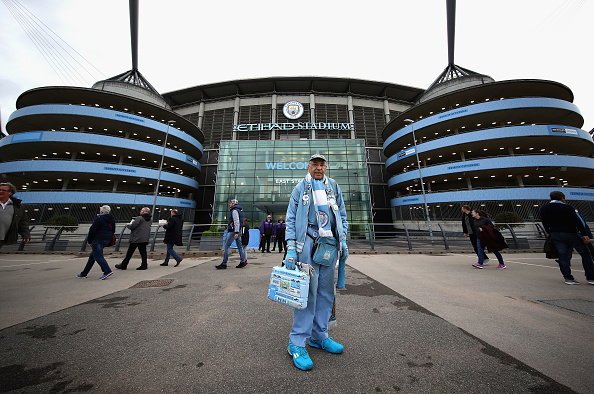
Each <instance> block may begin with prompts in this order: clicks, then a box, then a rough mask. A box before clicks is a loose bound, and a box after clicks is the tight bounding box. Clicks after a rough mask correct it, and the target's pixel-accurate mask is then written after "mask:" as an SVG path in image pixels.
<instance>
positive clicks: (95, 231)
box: [77, 205, 116, 280]
mask: <svg viewBox="0 0 594 394" xmlns="http://www.w3.org/2000/svg"><path fill="white" fill-rule="evenodd" d="M110 212H111V207H110V206H109V205H103V206H101V208H99V214H98V215H97V217H96V218H95V220H94V221H93V224H92V225H91V228H89V234H88V236H87V243H88V244H89V245H90V246H91V254H90V255H89V259H88V260H87V264H86V265H85V268H84V269H83V270H82V272H81V273H80V274H78V275H77V278H86V277H87V275H88V274H89V271H91V268H93V265H94V264H95V262H97V264H99V266H100V267H101V271H103V275H101V276H100V277H99V279H100V280H103V279H107V278H108V277H109V276H111V275H112V274H113V271H112V270H111V268H110V267H109V264H107V260H105V257H103V248H105V247H106V246H108V245H109V244H110V243H111V242H112V240H113V236H114V234H115V226H116V223H115V219H114V218H113V216H112V215H111V213H110Z"/></svg>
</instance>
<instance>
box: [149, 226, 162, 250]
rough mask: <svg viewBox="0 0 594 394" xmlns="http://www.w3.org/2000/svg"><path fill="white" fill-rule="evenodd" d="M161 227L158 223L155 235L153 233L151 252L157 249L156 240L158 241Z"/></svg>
mask: <svg viewBox="0 0 594 394" xmlns="http://www.w3.org/2000/svg"><path fill="white" fill-rule="evenodd" d="M160 228H161V226H159V225H157V228H156V229H155V235H153V242H151V248H150V250H149V252H154V251H155V242H157V234H158V233H159V229H160Z"/></svg>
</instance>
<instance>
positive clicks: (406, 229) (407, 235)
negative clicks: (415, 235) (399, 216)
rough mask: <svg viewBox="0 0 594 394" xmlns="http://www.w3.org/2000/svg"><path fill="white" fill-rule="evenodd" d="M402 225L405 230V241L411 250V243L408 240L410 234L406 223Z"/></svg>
mask: <svg viewBox="0 0 594 394" xmlns="http://www.w3.org/2000/svg"><path fill="white" fill-rule="evenodd" d="M402 225H403V226H404V231H406V241H407V242H408V250H412V244H411V242H410V234H409V233H408V228H406V224H404V223H402Z"/></svg>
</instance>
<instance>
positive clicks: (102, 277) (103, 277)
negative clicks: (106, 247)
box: [99, 271, 113, 280]
mask: <svg viewBox="0 0 594 394" xmlns="http://www.w3.org/2000/svg"><path fill="white" fill-rule="evenodd" d="M111 274H113V271H111V272H109V273H107V274H105V275H101V276H100V277H99V280H103V279H107V278H108V277H110V276H111Z"/></svg>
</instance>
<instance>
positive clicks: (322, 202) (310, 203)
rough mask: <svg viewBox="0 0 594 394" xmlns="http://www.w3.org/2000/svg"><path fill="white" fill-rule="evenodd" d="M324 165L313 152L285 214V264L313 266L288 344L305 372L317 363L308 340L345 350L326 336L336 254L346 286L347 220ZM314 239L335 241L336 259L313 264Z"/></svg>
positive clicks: (315, 345) (337, 190)
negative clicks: (310, 352)
mask: <svg viewBox="0 0 594 394" xmlns="http://www.w3.org/2000/svg"><path fill="white" fill-rule="evenodd" d="M326 169H327V165H326V158H325V157H324V156H322V155H320V154H315V155H313V156H311V158H310V161H309V164H308V166H307V170H308V174H307V175H306V177H305V178H304V179H302V180H301V181H300V182H299V183H298V184H297V186H295V188H294V189H293V192H292V193H291V199H290V201H289V206H288V208H287V216H286V218H287V220H286V224H287V227H286V240H287V255H286V257H285V266H286V268H288V269H296V268H295V262H297V261H299V262H301V263H307V264H310V265H311V266H312V267H313V268H314V273H313V277H312V278H311V279H310V285H309V295H308V300H307V308H305V309H303V310H298V309H295V311H294V312H293V327H292V329H291V334H290V335H289V346H288V348H287V350H288V352H289V354H290V355H291V356H292V357H293V364H294V365H295V366H296V367H297V368H299V369H301V370H304V371H305V370H308V369H311V368H312V367H313V362H312V361H311V359H310V358H309V355H308V353H307V350H306V349H305V344H306V341H307V339H308V338H309V341H308V342H309V346H310V347H313V348H318V349H324V350H325V351H327V352H329V353H335V354H338V353H342V351H343V350H344V347H343V346H342V345H341V344H339V343H338V342H336V341H334V340H333V339H332V338H330V337H328V321H329V319H330V315H331V313H332V303H333V301H334V271H335V264H336V260H337V258H338V255H340V264H339V279H338V282H339V287H344V265H345V262H346V258H347V257H348V249H347V245H346V234H347V231H348V222H347V215H346V209H345V203H344V201H343V198H342V192H341V190H340V187H339V186H338V184H337V183H336V181H335V180H333V179H331V178H328V177H326V176H325V174H326ZM314 240H316V241H317V245H318V247H320V246H319V245H321V242H322V243H327V244H333V245H334V247H335V248H336V249H337V254H335V255H334V256H335V257H333V258H332V259H330V260H329V261H325V260H321V262H315V261H314V260H313V258H312V249H313V247H314ZM330 250H331V249H330ZM318 261H320V260H319V259H318ZM341 282H342V285H341Z"/></svg>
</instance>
